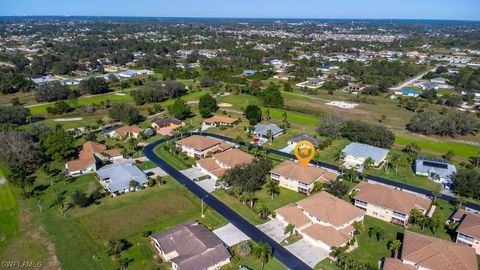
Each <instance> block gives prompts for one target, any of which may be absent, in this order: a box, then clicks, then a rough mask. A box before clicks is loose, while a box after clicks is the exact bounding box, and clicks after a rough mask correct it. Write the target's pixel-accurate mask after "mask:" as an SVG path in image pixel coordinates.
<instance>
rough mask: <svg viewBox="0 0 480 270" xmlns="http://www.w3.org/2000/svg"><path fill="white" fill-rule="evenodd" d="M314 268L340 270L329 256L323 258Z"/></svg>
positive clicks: (316, 269)
mask: <svg viewBox="0 0 480 270" xmlns="http://www.w3.org/2000/svg"><path fill="white" fill-rule="evenodd" d="M315 270H342V269H341V268H340V267H338V266H337V265H336V264H335V262H334V261H332V260H330V259H329V258H326V259H324V260H323V261H321V262H319V263H318V264H317V265H316V266H315Z"/></svg>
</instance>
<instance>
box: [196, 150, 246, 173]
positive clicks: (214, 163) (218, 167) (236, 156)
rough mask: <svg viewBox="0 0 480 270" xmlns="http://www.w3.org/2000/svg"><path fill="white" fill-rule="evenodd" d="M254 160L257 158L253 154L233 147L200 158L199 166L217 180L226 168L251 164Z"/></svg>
mask: <svg viewBox="0 0 480 270" xmlns="http://www.w3.org/2000/svg"><path fill="white" fill-rule="evenodd" d="M254 160H255V158H254V157H253V156H252V155H250V154H247V153H245V152H243V151H242V150H240V149H236V148H232V149H229V150H227V151H224V152H220V153H217V154H213V155H212V156H211V157H208V158H204V159H200V160H198V161H197V167H199V168H200V169H201V170H202V171H204V172H205V173H206V174H208V175H210V177H211V178H213V179H215V180H216V179H218V178H219V177H221V176H222V175H223V174H224V173H225V171H226V170H228V169H231V168H233V167H236V166H239V165H242V164H250V163H252V162H253V161H254Z"/></svg>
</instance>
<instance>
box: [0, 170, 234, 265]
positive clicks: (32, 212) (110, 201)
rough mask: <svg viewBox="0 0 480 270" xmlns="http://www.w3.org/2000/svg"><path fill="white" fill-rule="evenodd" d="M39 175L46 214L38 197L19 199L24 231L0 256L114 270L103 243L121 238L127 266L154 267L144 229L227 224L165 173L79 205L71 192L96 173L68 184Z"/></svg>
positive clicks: (89, 184) (89, 186)
mask: <svg viewBox="0 0 480 270" xmlns="http://www.w3.org/2000/svg"><path fill="white" fill-rule="evenodd" d="M37 176H38V178H37V183H36V190H37V191H38V192H40V194H42V195H41V201H42V202H41V203H40V205H42V207H43V210H44V212H43V213H42V214H40V211H39V208H38V206H37V199H36V198H32V199H25V200H22V208H23V209H22V215H21V227H22V230H21V232H20V233H18V235H16V236H15V238H14V239H13V240H12V242H11V243H10V244H9V245H8V246H7V247H6V248H5V249H4V252H3V253H2V254H0V259H10V260H12V259H19V260H22V259H38V260H40V261H42V263H43V264H44V265H45V267H46V268H45V269H58V268H60V265H61V268H62V269H115V268H116V265H117V262H116V261H114V260H112V259H111V258H110V257H109V256H107V254H106V253H105V249H104V242H105V241H107V240H110V239H120V238H124V239H126V240H127V241H129V242H130V243H131V244H132V247H131V248H130V249H128V250H127V251H125V252H124V253H122V255H121V256H122V257H128V258H130V259H133V262H132V263H131V264H130V266H129V269H154V268H156V267H158V266H159V265H158V263H157V262H156V260H155V259H154V255H155V252H154V249H153V247H152V246H151V244H150V243H149V241H148V239H147V238H144V237H142V233H143V232H145V231H152V232H157V231H161V230H164V229H167V228H169V227H172V226H174V225H176V224H179V223H181V222H185V221H188V220H199V221H201V222H203V223H204V224H206V225H207V227H209V228H215V227H218V226H221V225H224V224H226V221H225V220H224V219H223V218H222V217H221V216H219V215H218V214H217V213H216V212H214V211H213V210H211V209H207V210H206V218H204V219H203V218H201V217H200V201H199V200H198V199H197V198H195V197H194V196H193V195H192V194H191V193H189V192H188V191H187V190H185V189H184V188H183V187H182V186H181V185H179V184H178V183H177V182H176V181H175V180H174V179H172V178H169V177H166V178H165V179H166V180H167V184H165V185H157V186H156V187H153V188H150V189H146V190H142V191H139V192H134V193H128V194H125V195H122V196H119V197H116V198H104V199H102V200H101V201H100V204H98V205H91V206H88V207H86V208H78V207H71V206H69V204H68V203H69V202H70V201H71V194H72V192H73V191H74V190H78V189H79V190H85V191H87V192H90V191H91V190H93V189H94V188H96V187H98V182H97V181H96V180H95V179H94V175H92V174H90V175H84V176H81V177H78V178H75V180H74V181H73V182H69V183H65V182H63V181H61V182H55V181H54V183H53V187H52V186H50V181H49V180H48V179H50V177H49V176H47V175H44V174H43V173H42V172H39V173H38V174H37ZM55 194H58V196H60V197H64V198H65V205H66V208H67V210H66V212H65V215H62V214H61V213H60V207H59V205H58V204H57V203H56V202H55V200H56V197H57V196H56V195H55ZM23 228H24V229H23ZM161 267H162V269H167V268H168V267H167V266H166V265H165V266H161Z"/></svg>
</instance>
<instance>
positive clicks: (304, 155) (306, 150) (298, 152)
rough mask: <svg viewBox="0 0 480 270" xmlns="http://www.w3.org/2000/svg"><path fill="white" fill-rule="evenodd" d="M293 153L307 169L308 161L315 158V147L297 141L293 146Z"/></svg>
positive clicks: (305, 142)
mask: <svg viewBox="0 0 480 270" xmlns="http://www.w3.org/2000/svg"><path fill="white" fill-rule="evenodd" d="M293 153H294V154H295V156H296V157H297V159H298V161H299V162H300V164H302V166H303V167H307V166H308V163H310V160H312V158H313V156H315V146H313V144H312V143H311V142H309V141H299V142H298V143H297V144H296V145H295V149H294V150H293Z"/></svg>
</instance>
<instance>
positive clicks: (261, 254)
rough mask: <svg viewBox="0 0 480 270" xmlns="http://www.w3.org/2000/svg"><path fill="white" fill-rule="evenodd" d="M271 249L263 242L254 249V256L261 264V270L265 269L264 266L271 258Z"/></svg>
mask: <svg viewBox="0 0 480 270" xmlns="http://www.w3.org/2000/svg"><path fill="white" fill-rule="evenodd" d="M272 253H273V251H272V247H271V246H270V245H268V244H267V243H264V242H259V243H258V244H257V246H256V247H255V250H254V254H255V256H256V257H257V258H258V259H260V262H262V268H261V269H262V270H263V268H264V267H265V264H266V263H267V262H268V260H269V259H270V258H271V257H272Z"/></svg>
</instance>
